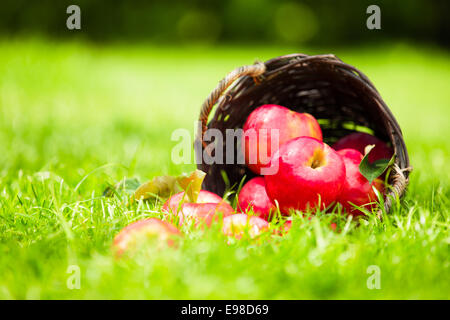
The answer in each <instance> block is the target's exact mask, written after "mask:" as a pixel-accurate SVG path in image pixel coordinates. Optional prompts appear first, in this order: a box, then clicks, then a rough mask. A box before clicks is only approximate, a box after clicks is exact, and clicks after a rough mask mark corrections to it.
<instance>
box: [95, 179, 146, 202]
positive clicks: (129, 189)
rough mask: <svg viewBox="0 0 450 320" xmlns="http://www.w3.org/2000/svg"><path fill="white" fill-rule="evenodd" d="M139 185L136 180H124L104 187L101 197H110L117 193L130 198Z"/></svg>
mask: <svg viewBox="0 0 450 320" xmlns="http://www.w3.org/2000/svg"><path fill="white" fill-rule="evenodd" d="M140 185H141V183H140V182H139V180H138V179H137V178H124V179H122V180H120V181H119V182H117V183H116V184H115V185H110V186H108V187H106V188H105V190H104V191H103V196H105V197H112V196H113V195H114V194H115V193H118V192H124V193H125V194H126V195H128V196H131V195H132V194H133V193H134V192H135V191H136V189H137V188H138V187H139V186H140Z"/></svg>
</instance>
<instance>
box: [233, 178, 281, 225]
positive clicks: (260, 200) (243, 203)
mask: <svg viewBox="0 0 450 320" xmlns="http://www.w3.org/2000/svg"><path fill="white" fill-rule="evenodd" d="M238 209H239V210H240V211H241V212H242V213H246V212H247V210H250V209H252V210H253V212H254V213H255V215H256V216H258V217H261V218H263V219H265V220H268V219H269V216H270V213H271V212H272V213H273V212H275V210H276V209H277V207H276V206H275V205H274V204H273V202H272V200H270V198H269V196H268V195H267V192H266V183H265V182H264V178H263V177H256V178H253V179H251V180H250V181H248V182H247V183H246V184H245V185H244V186H243V187H242V189H241V191H240V192H239V196H238Z"/></svg>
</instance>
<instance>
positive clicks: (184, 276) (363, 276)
mask: <svg viewBox="0 0 450 320" xmlns="http://www.w3.org/2000/svg"><path fill="white" fill-rule="evenodd" d="M293 52H305V53H308V54H318V53H331V52H332V53H335V54H337V55H338V56H339V57H340V58H341V59H343V60H344V61H346V62H348V63H350V64H353V65H355V66H356V67H358V68H359V69H360V70H362V71H363V72H365V73H366V74H367V75H368V76H369V77H370V79H371V80H372V81H373V82H374V83H375V85H376V86H377V88H378V89H379V91H380V92H381V94H382V96H383V97H384V99H385V101H386V102H387V104H388V105H389V106H390V107H391V109H392V111H393V113H394V114H395V116H396V117H397V120H398V121H399V123H400V125H401V127H402V129H403V133H404V136H405V139H406V143H407V146H408V150H409V153H410V157H411V162H412V165H413V167H414V173H413V175H412V176H411V183H410V187H409V191H408V194H407V196H406V198H405V199H404V202H403V203H402V205H398V206H397V207H396V208H394V210H393V212H392V214H391V215H389V216H386V217H385V219H384V220H383V222H379V221H377V220H376V219H370V220H369V221H368V222H367V223H362V224H361V225H359V226H357V225H356V224H355V223H354V222H352V223H350V224H349V225H347V228H345V229H344V231H343V232H341V233H336V232H333V231H332V230H330V228H329V227H328V226H329V223H330V222H329V220H330V217H325V216H321V217H316V218H314V219H313V220H312V221H311V222H307V221H306V220H302V219H300V218H299V217H297V218H296V219H295V220H294V227H293V229H292V232H291V233H290V234H289V235H288V236H286V237H284V238H275V239H272V241H266V242H263V243H260V244H255V243H251V242H248V241H242V242H236V243H234V244H230V245H229V244H227V243H226V239H224V238H223V237H222V236H221V234H220V232H218V229H217V228H218V227H217V228H213V229H212V230H209V231H206V232H200V231H199V232H193V233H190V234H187V235H186V236H185V238H184V240H183V242H182V243H181V245H180V246H179V247H178V248H177V249H167V250H152V249H151V254H150V255H147V256H139V257H136V258H135V259H132V260H126V259H122V260H118V261H117V260H115V259H114V257H113V255H112V252H111V249H110V247H111V242H112V239H113V237H114V236H115V235H116V234H117V233H118V232H119V230H120V229H121V228H122V227H124V226H125V225H127V224H129V223H130V222H132V221H135V220H137V219H140V218H144V217H148V216H160V213H159V212H158V209H159V206H158V205H156V206H153V205H149V206H143V207H140V208H139V209H135V210H131V209H129V208H127V207H126V206H125V205H123V204H121V203H120V202H119V201H118V200H117V199H110V198H103V197H102V191H103V189H104V188H105V186H107V184H108V183H114V182H115V181H118V180H120V179H121V178H123V177H124V176H128V177H132V176H137V177H139V178H140V179H141V180H142V181H145V180H147V179H150V178H152V177H153V176H155V175H163V174H173V175H175V174H179V173H181V172H184V171H190V170H192V169H193V168H194V165H175V164H173V163H172V162H171V148H172V147H173V146H174V145H175V144H176V142H175V141H171V133H172V132H173V130H175V129H177V128H187V129H189V130H191V131H192V135H193V134H194V121H195V120H196V119H197V117H198V113H199V108H200V105H201V103H202V101H203V99H204V98H205V97H206V96H207V95H208V93H209V92H210V91H211V89H212V88H213V87H214V86H215V85H216V83H217V82H218V80H220V79H221V78H222V77H223V76H224V75H225V74H226V73H227V72H228V71H230V70H232V69H233V68H235V67H237V66H240V65H243V64H250V63H252V62H253V61H254V60H255V59H260V60H266V59H269V58H272V57H275V56H278V55H281V54H287V53H293ZM449 78H450V56H449V55H448V53H445V52H441V51H439V50H436V49H421V48H420V47H414V46H412V45H409V46H408V45H396V44H389V45H382V46H375V47H367V48H362V49H337V50H332V49H326V50H317V49H315V50H312V49H309V50H302V49H299V48H265V49H263V48H261V47H256V48H252V47H247V48H237V47H235V48H229V47H218V48H187V47H181V48H175V47H172V48H159V47H152V46H145V45H128V46H126V45H106V46H99V45H97V46H95V45H89V44H83V43H57V42H51V41H41V40H25V41H12V42H8V41H2V42H0V298H3V299H10V298H12V299H28V298H29V299H35V298H43V299H48V298H52V299H58V298H63V299H66V298H150V299H152V298H163V299H167V298H269V299H283V298H285V299H303V298H313V299H314V298H326V299H328V298H338V299H343V298H344V299H345V298H356V299H360V298H377V299H379V298H400V299H403V298H407V299H411V298H412V299H414V298H444V299H448V298H450V272H449V271H450V270H449V267H450V261H449V253H450V250H449V244H450V234H449V229H448V228H449V223H450V219H449V210H448V206H449V191H450V189H449V172H450V171H449V170H448V164H447V162H448V159H449V154H450V141H449V137H450V126H449V120H450V110H449V105H450V90H448V79H449ZM340 223H341V224H342V226H343V225H345V223H346V221H345V219H344V220H341V221H340ZM70 265H77V266H79V267H80V270H81V288H80V289H79V290H69V289H68V287H67V285H66V283H67V279H68V277H69V276H70V274H69V273H67V269H68V266H70ZM371 265H376V266H378V267H379V268H380V270H381V289H379V290H369V289H368V287H367V279H368V277H369V276H370V274H368V273H367V268H368V267H369V266H371Z"/></svg>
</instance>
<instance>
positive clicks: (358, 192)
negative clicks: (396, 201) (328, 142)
mask: <svg viewBox="0 0 450 320" xmlns="http://www.w3.org/2000/svg"><path fill="white" fill-rule="evenodd" d="M337 153H338V154H339V155H340V156H341V157H342V160H343V161H344V165H345V171H346V174H345V183H344V187H343V188H342V191H341V194H340V195H339V197H338V199H337V200H338V202H339V203H341V204H342V206H343V207H344V208H345V209H346V210H347V211H348V212H352V213H354V214H356V213H361V211H358V210H357V209H356V208H355V207H354V206H353V205H352V204H351V203H353V204H355V205H357V206H363V207H365V208H367V209H368V210H370V209H371V208H372V207H373V206H374V205H375V204H374V201H376V200H377V199H378V198H377V196H376V194H375V191H374V190H373V188H372V187H375V188H376V189H377V190H378V191H379V192H383V190H384V187H383V181H382V180H380V179H375V180H374V181H372V183H369V181H368V180H367V179H366V178H365V177H364V176H363V175H362V174H361V173H360V172H359V164H360V163H361V160H362V159H363V155H362V154H361V152H359V151H357V150H355V149H342V150H339V151H338V152H337Z"/></svg>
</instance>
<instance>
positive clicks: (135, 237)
mask: <svg viewBox="0 0 450 320" xmlns="http://www.w3.org/2000/svg"><path fill="white" fill-rule="evenodd" d="M180 235H181V233H180V231H179V230H178V229H177V228H176V227H175V226H174V225H172V224H170V223H168V222H166V221H163V220H160V219H157V218H149V219H144V220H139V221H136V222H133V223H131V224H129V225H128V226H126V227H125V228H123V229H122V230H121V231H120V232H119V233H118V234H117V235H116V237H115V238H114V244H113V246H114V248H115V249H116V253H117V254H118V255H121V254H122V253H124V252H125V251H127V250H130V249H134V248H136V247H137V246H138V245H139V242H140V240H146V239H148V238H153V239H156V240H157V241H158V242H159V243H161V242H165V243H167V244H168V245H169V246H172V245H174V239H175V238H176V237H179V236H180Z"/></svg>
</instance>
